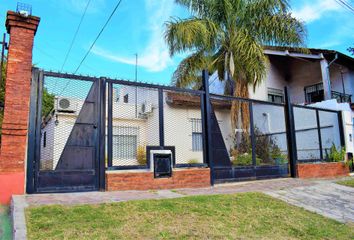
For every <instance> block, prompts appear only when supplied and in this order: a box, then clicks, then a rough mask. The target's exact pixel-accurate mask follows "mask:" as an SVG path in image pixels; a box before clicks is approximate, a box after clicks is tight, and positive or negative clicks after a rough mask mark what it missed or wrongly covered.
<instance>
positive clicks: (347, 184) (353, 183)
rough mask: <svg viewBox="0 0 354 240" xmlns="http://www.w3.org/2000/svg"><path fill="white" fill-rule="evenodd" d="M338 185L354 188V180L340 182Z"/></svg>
mask: <svg viewBox="0 0 354 240" xmlns="http://www.w3.org/2000/svg"><path fill="white" fill-rule="evenodd" d="M337 183H338V184H340V185H344V186H348V187H354V178H351V179H347V180H343V181H338V182H337Z"/></svg>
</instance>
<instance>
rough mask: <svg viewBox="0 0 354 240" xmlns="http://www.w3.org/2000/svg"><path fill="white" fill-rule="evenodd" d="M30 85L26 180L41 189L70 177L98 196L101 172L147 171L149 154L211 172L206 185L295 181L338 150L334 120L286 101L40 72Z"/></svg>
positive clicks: (338, 136)
mask: <svg viewBox="0 0 354 240" xmlns="http://www.w3.org/2000/svg"><path fill="white" fill-rule="evenodd" d="M35 79H38V86H36V88H37V89H38V91H37V93H36V94H37V95H35V96H32V102H31V104H32V105H31V108H32V110H31V119H32V120H36V119H37V120H36V123H35V124H33V123H32V122H31V123H30V126H31V127H32V130H33V131H31V134H32V133H33V132H34V133H33V135H30V144H32V145H33V147H34V148H33V149H34V155H31V152H29V158H30V159H31V158H32V159H33V162H34V163H35V164H34V166H31V164H32V163H31V161H29V162H30V164H29V167H30V168H31V167H33V169H34V173H33V172H29V173H28V174H29V179H31V178H34V179H35V182H36V183H35V184H34V185H36V184H37V186H42V187H43V188H46V186H47V185H46V184H44V182H47V183H48V184H49V185H51V184H52V185H53V182H55V181H57V182H56V183H55V184H57V185H58V186H62V185H65V184H64V182H65V181H67V187H70V186H71V185H72V182H70V179H71V180H73V179H76V181H78V182H79V183H78V185H79V186H80V187H82V182H85V181H86V182H89V183H90V184H91V186H93V187H94V188H95V189H97V187H98V186H101V185H100V184H104V183H102V182H104V173H105V169H108V170H121V169H149V168H150V162H149V151H150V150H151V149H169V150H171V151H172V153H173V164H174V167H176V168H183V167H206V166H209V167H210V168H211V170H212V171H211V175H212V180H211V181H212V183H213V182H216V181H218V180H220V181H223V180H242V179H255V178H256V179H258V178H269V177H286V176H288V175H289V173H290V172H289V169H290V170H292V172H291V175H292V176H294V175H295V172H294V171H295V170H294V169H295V163H296V160H299V161H302V162H309V161H326V160H329V158H330V156H331V151H333V146H335V148H336V149H340V148H341V147H342V146H343V144H344V140H343V136H342V132H343V129H342V123H341V114H340V112H337V111H331V110H323V109H318V108H311V107H304V106H297V105H291V104H290V103H289V100H288V99H289V96H287V95H286V96H285V98H286V101H285V102H286V103H285V104H282V103H271V102H265V101H259V100H253V99H243V98H237V97H231V96H225V95H217V94H210V93H209V88H208V87H203V88H202V89H201V90H190V89H180V88H176V87H171V86H161V85H154V84H147V83H139V82H130V81H125V80H117V79H107V78H95V77H84V76H77V75H70V74H61V73H53V72H43V71H38V70H36V71H35ZM203 86H209V83H208V76H207V73H206V72H204V74H203ZM33 99H35V102H33ZM31 140H33V141H34V143H32V142H31ZM289 163H290V168H289ZM83 172H84V173H85V174H86V175H85V176H86V177H83V176H82V174H83ZM31 174H34V176H31ZM53 176H54V177H53ZM97 176H99V178H100V179H99V180H95V179H96V178H97ZM51 177H52V178H51ZM53 179H54V180H53ZM55 179H56V180H55ZM58 179H59V180H58ZM68 179H69V180H68ZM41 182H42V183H43V185H41V184H40V183H41ZM55 184H54V185H55ZM90 184H89V185H90Z"/></svg>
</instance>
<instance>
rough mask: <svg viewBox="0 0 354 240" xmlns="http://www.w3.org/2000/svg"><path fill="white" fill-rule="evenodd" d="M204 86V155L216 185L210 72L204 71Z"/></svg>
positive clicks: (211, 182)
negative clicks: (212, 142) (212, 141)
mask: <svg viewBox="0 0 354 240" xmlns="http://www.w3.org/2000/svg"><path fill="white" fill-rule="evenodd" d="M202 85H203V90H204V95H203V98H204V100H203V101H202V103H203V104H204V106H203V107H202V109H203V108H204V111H203V112H204V115H203V124H204V130H205V134H204V136H205V140H204V143H205V144H204V145H205V146H204V148H203V150H204V154H205V155H206V159H207V163H208V165H209V168H210V184H211V185H212V186H213V185H214V162H213V153H212V151H211V102H210V93H209V72H208V71H207V70H203V73H202Z"/></svg>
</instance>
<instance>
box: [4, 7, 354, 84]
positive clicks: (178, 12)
mask: <svg viewBox="0 0 354 240" xmlns="http://www.w3.org/2000/svg"><path fill="white" fill-rule="evenodd" d="M87 1H88V0H22V1H21V2H23V3H26V4H30V5H32V15H35V16H39V17H40V18H41V22H40V25H39V28H38V31H37V34H36V37H35V43H34V49H33V58H34V60H33V63H34V64H36V66H38V67H40V68H42V69H45V70H54V71H61V70H62V69H63V71H64V72H74V71H75V69H76V68H77V67H78V65H79V63H80V61H81V59H82V58H83V57H84V55H85V53H86V52H87V50H88V49H89V47H90V45H91V44H92V42H93V41H94V39H95V37H96V36H97V34H98V32H99V31H100V29H101V28H102V26H103V24H104V23H105V21H106V20H107V18H108V17H109V15H110V14H111V12H112V10H113V8H114V7H115V5H116V4H117V2H118V0H91V2H90V5H89V8H88V10H87V13H86V15H85V18H84V19H83V22H82V25H81V28H80V30H79V33H78V35H77V38H76V40H75V43H74V45H73V48H72V51H71V53H70V55H69V58H68V60H67V62H66V64H65V65H64V66H63V63H64V60H65V55H66V53H67V51H68V49H69V47H70V43H71V41H72V39H73V36H74V33H75V31H76V29H77V26H78V24H79V22H80V19H81V16H82V14H83V12H84V9H85V6H86V3H87ZM347 1H348V2H350V3H351V5H352V6H354V0H347ZM290 3H291V8H292V9H291V11H292V14H293V15H294V16H295V17H297V18H299V19H301V20H302V21H304V22H305V24H306V27H307V31H308V36H307V41H306V43H307V46H308V47H312V48H325V49H333V50H337V51H340V52H342V53H345V54H348V55H349V53H348V51H347V50H346V49H347V48H348V47H349V46H354V27H353V25H354V13H353V12H350V11H349V10H347V9H345V8H343V7H342V6H340V5H339V4H338V3H337V2H336V1H335V0H292V1H290ZM16 5H17V1H13V0H0V20H1V22H2V23H1V24H0V27H1V29H0V33H4V32H5V31H6V30H5V26H4V25H5V18H6V12H7V10H16ZM188 15H189V13H188V10H187V9H184V8H182V7H180V6H178V5H176V4H175V3H174V0H122V3H121V5H120V7H119V8H118V10H117V11H116V13H115V15H114V16H113V18H112V19H111V21H110V23H109V25H108V26H107V27H106V29H105V31H104V32H103V33H102V35H101V37H100V38H99V40H98V41H97V42H96V44H95V46H94V48H93V49H92V51H91V52H90V54H89V55H88V57H87V58H86V60H85V61H84V63H83V65H82V66H81V67H80V69H79V71H78V73H80V74H83V75H92V76H98V77H99V76H105V77H113V78H120V79H121V78H123V79H131V80H134V79H135V54H138V80H139V81H142V82H150V83H157V84H167V85H168V84H170V81H171V76H172V74H173V72H174V71H175V69H176V67H177V66H178V63H179V62H180V61H181V60H182V59H183V56H184V55H177V56H174V57H173V58H171V57H170V55H169V52H168V48H167V46H166V44H165V42H164V38H163V31H164V25H165V23H166V21H169V20H170V19H171V17H180V18H186V17H188Z"/></svg>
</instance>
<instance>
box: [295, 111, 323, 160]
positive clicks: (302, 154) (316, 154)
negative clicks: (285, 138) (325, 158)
mask: <svg viewBox="0 0 354 240" xmlns="http://www.w3.org/2000/svg"><path fill="white" fill-rule="evenodd" d="M293 111H294V122H295V135H296V147H297V159H298V161H318V160H319V159H321V151H320V139H319V134H318V128H317V117H316V110H314V109H308V108H303V107H296V106H294V107H293Z"/></svg>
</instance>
